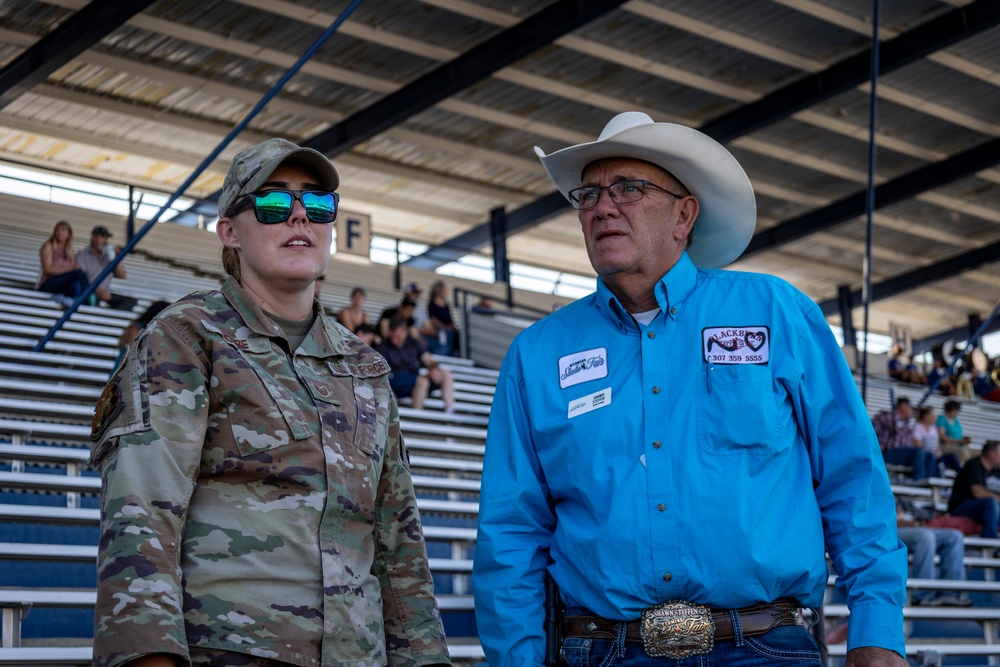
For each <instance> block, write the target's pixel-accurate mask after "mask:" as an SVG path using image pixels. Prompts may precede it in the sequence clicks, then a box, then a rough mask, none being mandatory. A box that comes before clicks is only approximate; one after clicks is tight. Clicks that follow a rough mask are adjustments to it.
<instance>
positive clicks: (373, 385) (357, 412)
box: [307, 368, 390, 462]
mask: <svg viewBox="0 0 1000 667" xmlns="http://www.w3.org/2000/svg"><path fill="white" fill-rule="evenodd" d="M333 370H334V372H335V373H337V374H335V375H334V376H333V377H332V378H324V379H322V380H317V381H315V382H308V383H307V384H308V386H309V391H310V392H311V393H312V395H313V398H315V399H316V400H317V402H321V401H322V402H327V403H329V404H330V408H329V409H325V408H321V414H320V419H321V421H322V424H323V428H324V429H329V430H331V431H332V432H333V440H334V441H335V442H337V443H339V444H340V445H341V446H343V445H344V444H347V443H350V444H351V445H352V449H353V450H356V451H360V452H364V453H365V454H367V455H368V456H370V457H371V458H372V459H373V460H374V461H375V462H378V461H380V460H381V458H382V454H383V453H384V451H385V443H386V438H387V436H388V428H389V391H390V390H389V385H388V383H387V382H386V381H385V380H384V378H383V379H380V378H378V377H363V376H358V375H341V374H339V373H338V369H336V368H334V369H333Z"/></svg>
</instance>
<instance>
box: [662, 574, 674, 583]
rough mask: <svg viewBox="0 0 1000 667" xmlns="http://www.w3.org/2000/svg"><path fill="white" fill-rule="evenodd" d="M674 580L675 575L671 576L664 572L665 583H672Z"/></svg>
mask: <svg viewBox="0 0 1000 667" xmlns="http://www.w3.org/2000/svg"><path fill="white" fill-rule="evenodd" d="M673 578H674V575H672V574H670V573H669V572H664V573H663V580H664V581H670V580H671V579H673Z"/></svg>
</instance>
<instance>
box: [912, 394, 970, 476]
mask: <svg viewBox="0 0 1000 667" xmlns="http://www.w3.org/2000/svg"><path fill="white" fill-rule="evenodd" d="M940 438H941V435H940V433H938V427H937V423H936V421H935V415H934V408H933V407H932V406H930V405H923V406H921V407H919V408H918V409H917V417H916V421H915V423H914V424H913V444H914V445H916V446H917V447H920V448H922V449H923V450H924V451H927V452H930V453H931V454H933V455H934V460H935V461H936V462H937V465H938V469H939V470H941V469H942V467H947V468H949V469H951V470H954V471H955V472H958V471H959V470H961V469H962V463H961V462H960V461H959V460H958V459H957V458H955V455H954V454H942V453H941V446H940ZM942 474H943V472H942Z"/></svg>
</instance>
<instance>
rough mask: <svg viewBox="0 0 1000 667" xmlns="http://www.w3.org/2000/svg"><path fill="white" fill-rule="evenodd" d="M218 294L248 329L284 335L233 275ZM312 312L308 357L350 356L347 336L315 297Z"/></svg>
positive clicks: (261, 333) (263, 333)
mask: <svg viewBox="0 0 1000 667" xmlns="http://www.w3.org/2000/svg"><path fill="white" fill-rule="evenodd" d="M222 294H223V295H224V296H225V297H226V299H227V300H228V301H229V303H231V304H232V305H233V307H234V308H235V309H236V310H237V311H239V313H240V315H241V316H242V317H243V321H244V322H245V323H246V326H247V328H248V329H250V330H251V331H253V332H254V333H256V334H260V335H261V336H267V337H269V338H283V337H284V333H283V332H282V330H281V327H279V326H278V325H277V324H275V322H274V321H273V320H272V319H271V318H269V317H268V316H267V315H265V314H264V311H262V310H261V309H260V306H258V305H257V302H256V301H255V300H254V298H253V297H252V296H251V295H250V293H249V292H247V291H246V289H244V288H243V286H242V285H241V284H240V283H239V282H238V281H237V280H236V279H235V278H233V277H231V276H230V277H229V278H227V279H226V282H225V283H223V284H222ZM313 312H314V313H315V314H316V319H315V320H314V321H313V325H312V329H310V330H309V333H308V334H307V337H306V339H307V340H311V344H310V345H308V346H306V347H307V348H308V349H309V352H310V354H309V356H316V357H353V356H356V355H357V354H358V350H356V349H353V348H352V347H351V346H350V345H348V343H347V337H346V336H345V335H344V333H343V332H342V331H340V330H338V329H337V325H335V324H333V323H332V322H330V321H329V320H328V319H327V318H326V317H325V316H324V315H323V306H322V304H320V302H319V300H314V301H313Z"/></svg>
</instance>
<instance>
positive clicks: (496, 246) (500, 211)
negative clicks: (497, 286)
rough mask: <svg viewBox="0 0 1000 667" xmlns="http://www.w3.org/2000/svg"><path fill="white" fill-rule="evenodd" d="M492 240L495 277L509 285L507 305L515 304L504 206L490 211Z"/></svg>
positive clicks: (509, 306) (510, 306)
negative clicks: (508, 256)
mask: <svg viewBox="0 0 1000 667" xmlns="http://www.w3.org/2000/svg"><path fill="white" fill-rule="evenodd" d="M490 242H491V243H492V245H493V278H494V280H496V281H497V282H502V283H504V284H506V285H507V307H508V308H512V307H513V306H514V290H513V288H511V286H510V261H508V259H507V211H506V210H504V208H503V207H502V206H498V207H497V208H495V209H493V210H492V211H490Z"/></svg>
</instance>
